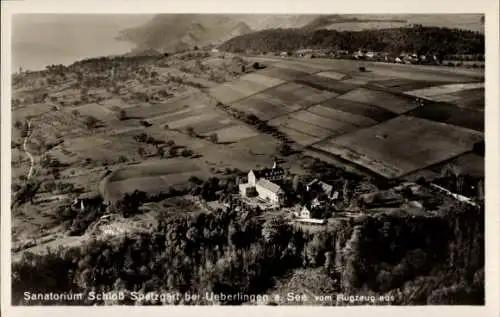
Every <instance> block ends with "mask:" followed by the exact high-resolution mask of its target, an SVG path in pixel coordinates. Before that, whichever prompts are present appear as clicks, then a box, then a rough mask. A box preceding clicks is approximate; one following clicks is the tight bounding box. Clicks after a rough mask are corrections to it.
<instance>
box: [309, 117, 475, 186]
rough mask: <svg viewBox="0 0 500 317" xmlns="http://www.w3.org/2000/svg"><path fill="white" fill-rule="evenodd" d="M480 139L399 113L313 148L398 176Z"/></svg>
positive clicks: (464, 148)
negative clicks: (395, 116)
mask: <svg viewBox="0 0 500 317" xmlns="http://www.w3.org/2000/svg"><path fill="white" fill-rule="evenodd" d="M483 138H484V136H483V134H482V133H479V132H475V131H472V130H468V129H463V128H460V127H455V126H451V125H443V124H439V123H436V122H433V121H430V120H425V119H420V118H413V117H408V116H400V117H398V118H395V119H392V120H389V121H387V122H384V123H381V124H379V125H376V126H373V127H370V128H367V129H362V130H358V131H356V132H353V133H350V134H346V135H343V136H340V137H338V138H334V139H331V140H327V141H324V142H321V143H318V144H315V145H314V146H313V147H314V148H318V149H320V150H322V151H325V152H328V153H331V154H333V155H337V156H339V157H341V158H343V159H346V160H349V161H351V162H353V163H355V164H358V165H360V166H363V167H365V168H367V169H370V170H372V171H374V172H376V173H378V174H379V175H382V176H384V177H386V178H397V177H399V176H401V175H404V174H407V173H410V172H412V171H415V170H418V169H422V168H425V167H427V166H430V165H433V164H436V163H438V162H441V161H444V160H446V159H449V158H451V157H454V156H457V155H459V154H461V153H464V152H467V151H469V150H471V149H472V146H473V145H474V143H475V142H478V141H481V140H483Z"/></svg>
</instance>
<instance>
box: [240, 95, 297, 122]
mask: <svg viewBox="0 0 500 317" xmlns="http://www.w3.org/2000/svg"><path fill="white" fill-rule="evenodd" d="M231 107H233V108H235V109H238V110H240V111H243V112H245V113H251V114H253V115H255V116H257V117H258V118H259V119H261V120H270V119H272V118H275V117H278V116H281V115H284V114H286V113H288V112H289V111H293V109H291V108H289V107H284V106H277V105H276V104H274V103H271V102H268V101H267V100H266V98H263V97H262V96H252V97H250V98H247V99H244V100H241V101H239V102H237V103H235V104H233V105H231Z"/></svg>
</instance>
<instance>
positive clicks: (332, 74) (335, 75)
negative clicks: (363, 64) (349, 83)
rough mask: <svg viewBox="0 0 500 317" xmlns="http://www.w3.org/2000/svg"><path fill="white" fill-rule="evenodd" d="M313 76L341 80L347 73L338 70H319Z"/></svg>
mask: <svg viewBox="0 0 500 317" xmlns="http://www.w3.org/2000/svg"><path fill="white" fill-rule="evenodd" d="M315 76H321V77H326V78H329V79H333V80H341V79H344V78H345V77H346V76H347V75H346V74H342V73H338V72H319V73H317V74H315Z"/></svg>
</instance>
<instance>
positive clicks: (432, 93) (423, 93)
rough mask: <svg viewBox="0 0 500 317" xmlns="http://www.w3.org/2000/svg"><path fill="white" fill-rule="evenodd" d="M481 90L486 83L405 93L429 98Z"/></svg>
mask: <svg viewBox="0 0 500 317" xmlns="http://www.w3.org/2000/svg"><path fill="white" fill-rule="evenodd" d="M480 88H482V89H484V82H481V83H461V84H448V85H440V86H433V87H429V88H424V89H416V90H410V91H406V92H405V93H406V94H408V95H411V96H416V97H422V98H427V97H432V96H437V95H443V94H452V93H456V92H460V91H464V90H472V89H480Z"/></svg>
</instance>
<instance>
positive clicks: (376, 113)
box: [321, 98, 396, 122]
mask: <svg viewBox="0 0 500 317" xmlns="http://www.w3.org/2000/svg"><path fill="white" fill-rule="evenodd" d="M321 105H322V106H324V107H326V108H330V109H334V110H338V111H342V112H346V113H350V114H353V115H358V116H362V117H365V118H367V119H371V120H375V121H377V122H383V121H386V120H389V119H391V118H393V117H395V116H396V114H395V113H394V112H391V111H389V110H387V109H385V108H382V107H378V106H375V105H369V104H364V103H359V102H355V101H350V100H346V99H339V98H333V99H329V100H326V101H324V102H322V103H321Z"/></svg>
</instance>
